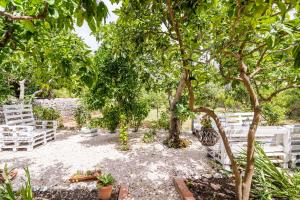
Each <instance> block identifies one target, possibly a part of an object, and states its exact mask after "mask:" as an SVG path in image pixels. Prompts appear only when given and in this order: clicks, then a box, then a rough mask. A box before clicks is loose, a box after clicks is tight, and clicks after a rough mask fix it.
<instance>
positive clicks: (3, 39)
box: [0, 28, 14, 48]
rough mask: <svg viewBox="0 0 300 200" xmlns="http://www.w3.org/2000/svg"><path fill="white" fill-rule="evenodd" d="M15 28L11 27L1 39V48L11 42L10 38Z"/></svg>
mask: <svg viewBox="0 0 300 200" xmlns="http://www.w3.org/2000/svg"><path fill="white" fill-rule="evenodd" d="M13 32H14V29H12V28H9V29H8V30H7V31H6V32H5V34H4V36H3V38H2V39H1V40H0V48H3V47H5V46H6V44H7V43H8V42H9V40H10V39H11V37H12V35H13Z"/></svg>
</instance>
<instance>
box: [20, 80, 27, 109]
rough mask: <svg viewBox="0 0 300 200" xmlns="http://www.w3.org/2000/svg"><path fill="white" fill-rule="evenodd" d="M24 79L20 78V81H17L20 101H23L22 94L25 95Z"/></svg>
mask: <svg viewBox="0 0 300 200" xmlns="http://www.w3.org/2000/svg"><path fill="white" fill-rule="evenodd" d="M25 81H26V80H25V79H24V80H22V81H19V84H20V95H19V101H20V102H21V103H23V102H24V96H25Z"/></svg>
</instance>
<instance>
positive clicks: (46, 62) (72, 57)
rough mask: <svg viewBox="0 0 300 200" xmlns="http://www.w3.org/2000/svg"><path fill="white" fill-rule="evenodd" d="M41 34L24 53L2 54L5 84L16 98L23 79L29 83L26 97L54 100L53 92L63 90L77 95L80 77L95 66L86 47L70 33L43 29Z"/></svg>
mask: <svg viewBox="0 0 300 200" xmlns="http://www.w3.org/2000/svg"><path fill="white" fill-rule="evenodd" d="M38 32H39V34H38V35H35V36H33V37H32V38H31V39H30V40H28V41H27V44H26V46H25V47H24V50H22V49H20V50H17V51H16V50H15V51H11V52H9V53H8V52H7V53H3V54H2V60H1V62H2V63H1V70H2V74H3V75H5V78H4V79H5V83H6V84H7V85H9V88H11V89H12V90H14V93H15V96H17V97H18V96H19V93H20V92H19V82H20V81H22V80H26V86H27V90H26V91H25V92H26V94H27V95H35V96H44V97H51V95H52V91H53V89H57V88H62V87H64V88H67V89H69V90H70V91H73V92H76V91H75V88H76V89H77V86H78V85H77V83H78V80H79V78H80V77H81V76H82V75H83V74H84V73H85V70H86V66H88V65H90V64H91V63H92V60H91V56H90V51H89V50H88V48H87V46H86V45H85V44H84V42H83V41H81V39H80V38H78V37H77V36H76V35H75V34H73V33H68V32H67V31H58V30H57V31H56V30H52V29H50V28H49V29H44V28H40V29H39V30H38ZM12 86H14V87H12ZM78 93H79V92H78Z"/></svg>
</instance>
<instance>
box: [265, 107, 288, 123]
mask: <svg viewBox="0 0 300 200" xmlns="http://www.w3.org/2000/svg"><path fill="white" fill-rule="evenodd" d="M284 113H285V109H284V108H281V107H280V106H278V105H272V104H266V105H264V106H263V107H262V116H263V118H264V119H265V120H266V121H267V123H268V125H278V124H280V122H281V121H282V120H284V117H285V114H284Z"/></svg>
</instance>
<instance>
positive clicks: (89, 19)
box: [86, 15, 96, 32]
mask: <svg viewBox="0 0 300 200" xmlns="http://www.w3.org/2000/svg"><path fill="white" fill-rule="evenodd" d="M86 20H87V23H88V25H89V27H90V29H91V31H92V32H96V24H95V19H94V18H93V17H92V16H91V15H87V17H86Z"/></svg>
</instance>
